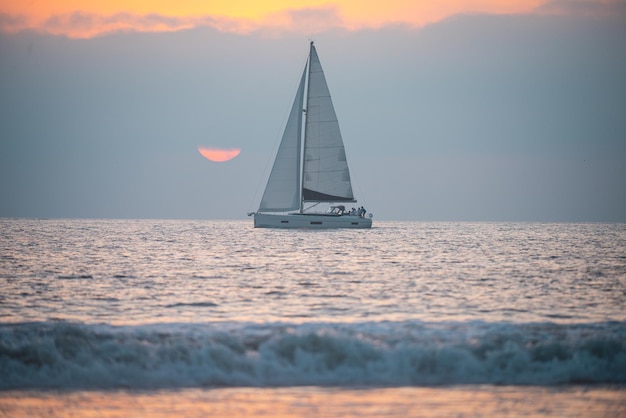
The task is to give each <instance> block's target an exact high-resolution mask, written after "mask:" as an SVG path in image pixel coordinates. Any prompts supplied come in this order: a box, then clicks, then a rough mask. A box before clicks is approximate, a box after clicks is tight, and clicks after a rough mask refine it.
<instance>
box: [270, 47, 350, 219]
mask: <svg viewBox="0 0 626 418" xmlns="http://www.w3.org/2000/svg"><path fill="white" fill-rule="evenodd" d="M305 85H306V86H307V88H306V95H305ZM305 106H306V108H305ZM303 108H305V114H306V122H305V126H304V135H303V129H302V122H303ZM303 143H304V147H303V146H302V144H303ZM303 150H304V151H303ZM301 162H302V166H301ZM301 176H302V177H301ZM304 201H314V202H354V201H355V200H354V196H353V194H352V185H351V183H350V171H349V170H348V162H347V161H346V152H345V149H344V146H343V140H342V139H341V132H340V131H339V122H338V121H337V116H336V115H335V109H334V107H333V103H332V100H331V98H330V93H329V90H328V85H327V84H326V78H325V77H324V72H323V70H322V66H321V64H320V60H319V57H318V56H317V51H316V50H315V46H314V45H313V43H312V42H311V49H310V52H309V59H308V62H307V65H306V66H305V69H304V72H303V74H302V78H301V79H300V84H299V86H298V91H297V93H296V97H295V99H294V102H293V105H292V107H291V112H290V114H289V119H288V121H287V125H286V127H285V131H284V133H283V138H282V140H281V143H280V146H279V148H278V152H277V153H276V159H275V160H274V165H273V166H272V171H271V172H270V176H269V179H268V181H267V186H266V187H265V192H264V193H263V197H262V198H261V204H260V206H259V212H287V211H291V210H296V209H300V210H302V202H304Z"/></svg>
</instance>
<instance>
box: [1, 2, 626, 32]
mask: <svg viewBox="0 0 626 418" xmlns="http://www.w3.org/2000/svg"><path fill="white" fill-rule="evenodd" d="M574 6H575V7H574ZM620 8H621V9H623V1H622V0H577V1H575V2H569V1H565V0H438V1H428V2H427V1H416V0H386V1H363V0H264V1H250V0H212V1H206V0H178V1H171V0H92V1H88V2H86V1H84V0H40V1H36V2H32V1H7V2H2V4H0V31H3V32H16V31H19V30H24V29H32V30H38V31H42V32H47V33H52V34H61V35H65V36H69V37H76V38H88V37H92V36H97V35H101V34H105V33H109V32H114V31H119V30H132V31H140V32H152V31H177V30H182V29H189V28H194V27H199V26H208V27H212V28H215V29H217V30H220V31H223V32H233V33H242V34H245V33H250V32H253V31H267V32H270V33H276V32H279V33H281V32H282V33H284V32H287V33H298V34H315V33H320V32H324V31H327V30H329V29H335V28H339V29H344V30H359V29H365V28H374V29H375V28H380V27H383V26H386V25H397V24H403V25H408V26H413V27H420V26H423V25H426V24H429V23H434V22H437V21H440V20H442V19H445V18H447V17H449V16H452V15H455V14H463V13H491V14H514V13H570V14H571V13H574V14H578V13H585V14H588V13H590V11H597V10H601V11H602V13H604V14H606V13H608V12H610V11H613V10H615V9H620Z"/></svg>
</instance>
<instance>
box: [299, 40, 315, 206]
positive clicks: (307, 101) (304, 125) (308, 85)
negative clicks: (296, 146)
mask: <svg viewBox="0 0 626 418" xmlns="http://www.w3.org/2000/svg"><path fill="white" fill-rule="evenodd" d="M312 51H313V41H311V44H310V45H309V58H308V59H307V69H306V74H307V83H306V94H304V95H303V103H302V113H304V117H303V118H302V121H303V123H302V127H303V129H304V133H301V135H302V164H300V167H301V170H302V174H301V175H300V213H302V212H303V211H304V158H305V154H304V152H305V149H306V121H307V106H308V103H309V100H308V98H309V90H310V87H311V53H312Z"/></svg>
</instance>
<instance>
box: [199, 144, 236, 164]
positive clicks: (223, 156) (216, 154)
mask: <svg viewBox="0 0 626 418" xmlns="http://www.w3.org/2000/svg"><path fill="white" fill-rule="evenodd" d="M198 151H199V152H200V154H202V156H203V157H204V158H206V159H207V160H211V161H215V162H219V163H221V162H223V161H228V160H232V159H233V158H235V157H236V156H238V155H239V153H240V152H241V149H239V148H228V149H220V148H205V147H198Z"/></svg>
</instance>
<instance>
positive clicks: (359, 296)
mask: <svg viewBox="0 0 626 418" xmlns="http://www.w3.org/2000/svg"><path fill="white" fill-rule="evenodd" d="M0 230H1V231H2V234H0V289H1V291H0V376H2V378H1V379H0V415H2V414H3V413H6V414H8V415H12V416H13V415H17V416H19V415H32V413H33V411H35V412H34V414H35V415H37V414H39V412H41V414H42V415H45V414H46V411H49V410H53V411H55V410H56V411H57V412H59V411H60V410H63V411H66V410H67V411H74V412H72V414H78V415H82V414H85V413H88V412H89V411H90V410H91V409H94V408H95V409H96V410H99V411H100V412H102V413H104V414H105V415H107V416H116V415H115V411H117V413H118V415H117V416H125V415H158V414H159V413H160V412H158V411H157V410H150V411H151V412H150V411H147V410H142V409H137V408H138V405H141V404H142V402H143V403H145V405H162V406H163V408H165V409H163V410H166V411H176V412H175V413H176V414H182V415H187V414H189V413H193V412H194V411H196V412H197V411H200V410H206V411H209V410H210V411H211V415H217V416H219V415H220V414H222V415H223V416H231V415H233V414H235V415H237V413H236V411H237V410H238V409H237V408H238V406H237V407H235V406H234V405H233V404H232V402H234V401H233V399H237V402H242V399H248V400H249V401H248V402H253V401H251V400H252V399H254V400H255V401H254V403H250V404H249V405H248V407H249V408H250V409H245V408H244V409H243V411H244V413H241V411H242V410H239V411H240V413H239V414H240V415H255V416H264V414H265V412H267V411H271V410H273V409H272V408H283V409H284V411H288V410H292V411H295V410H299V409H298V408H300V407H301V406H302V405H303V404H302V402H301V401H302V400H303V399H307V402H309V403H308V404H307V405H309V406H310V409H307V411H308V413H302V414H295V415H297V416H307V415H310V416H315V415H316V411H317V412H319V411H320V409H319V408H320V407H322V406H325V407H328V408H330V409H329V411H331V412H329V413H330V414H333V412H332V411H335V412H337V413H339V412H338V411H341V412H340V414H341V415H345V412H346V411H350V413H353V414H354V415H359V416H376V415H385V414H386V413H377V411H378V412H380V411H395V412H390V413H389V414H387V415H396V416H403V415H404V416H408V415H415V414H416V411H419V408H421V407H424V408H429V406H428V405H430V404H432V405H439V406H436V408H439V409H438V410H439V411H440V412H441V411H444V412H445V411H447V413H449V414H452V415H459V414H462V413H464V412H465V411H464V409H463V406H464V405H465V406H467V405H470V404H472V403H471V402H469V400H468V399H470V398H475V397H476V396H478V397H479V398H480V399H482V401H481V402H474V403H473V404H472V405H474V407H476V408H479V412H480V411H482V412H480V413H481V414H487V415H490V414H496V415H501V414H502V413H503V412H507V411H509V407H511V405H514V406H515V407H516V408H517V407H521V406H522V404H523V401H524V399H527V398H528V396H533V397H538V398H537V399H540V400H541V402H540V403H537V404H532V403H529V404H528V405H527V407H525V408H526V409H524V408H521V409H519V410H516V411H517V412H519V413H520V414H521V415H524V414H526V415H537V414H541V411H544V412H546V411H552V412H553V415H554V416H585V413H584V411H585V410H584V408H583V409H581V407H580V406H581V405H583V406H584V405H586V406H587V408H588V410H589V411H596V412H597V413H598V414H601V415H603V416H619V415H620V414H623V413H626V401H624V399H626V395H624V393H625V390H624V385H625V384H626V309H625V308H626V225H625V224H599V223H590V224H556V223H546V224H544V223H417V222H376V224H375V227H374V228H372V229H371V230H358V231H357V230H352V231H351V230H336V231H302V230H301V231H294V230H268V229H254V228H252V225H251V222H249V221H248V222H246V221H232V222H229V221H223V222H216V221H160V220H35V219H0ZM458 385H464V386H463V387H462V389H459V387H458ZM502 385H504V386H507V387H509V388H510V389H506V390H504V389H502ZM520 385H522V386H520ZM581 385H584V386H583V387H582V388H581ZM588 385H592V386H591V387H589V386H588ZM598 385H600V386H598ZM311 387H315V388H318V389H311ZM227 388H238V389H232V390H231V391H229V390H230V389H227ZM250 388H257V389H250ZM307 388H308V389H307ZM333 388H334V389H333ZM359 388H360V389H359ZM383 388H385V389H384V390H383ZM393 388H396V389H393ZM401 388H406V389H405V390H402V389H401ZM58 389H61V390H63V391H64V392H63V393H57V392H50V391H51V390H52V391H54V390H58ZM111 389H115V390H131V391H133V390H140V391H145V390H148V392H131V393H118V392H107V391H109V390H111ZM409 389H410V390H409ZM33 390H35V392H33ZM102 390H104V392H101V391H102ZM198 390H200V392H198ZM381 391H382V392H381ZM383 394H384V395H383ZM424 394H427V396H435V397H436V399H439V400H440V401H436V400H434V401H433V400H432V399H431V398H428V400H426V399H422V400H421V401H420V402H421V403H415V402H414V401H413V400H414V397H415V396H426V395H424ZM555 396H556V398H555ZM216 397H223V399H224V400H223V401H221V403H220V401H218V403H217V404H216V403H215V402H216ZM557 398H558V399H561V401H559V402H560V403H559V406H558V407H556V406H555V405H554V404H550V402H551V400H552V399H557ZM229 399H230V400H229ZM277 399H282V400H281V401H280V402H282V403H280V404H276V400H277ZM477 399H478V398H477ZM78 400H82V401H80V402H79V401H78ZM81 402H86V404H83V403H81ZM181 402H182V404H181ZM429 402H430V403H429ZM468 402H469V403H468ZM511 402H512V403H511ZM55 405H56V406H55ZM111 405H116V406H115V407H114V411H111V410H109V409H107V408H109V407H110V406H111ZM120 405H121V406H120ZM180 405H187V406H188V409H186V410H184V411H182V410H181V411H179V410H178V409H176V408H179V407H180ZM237 405H239V404H237ZM420 405H421V406H420ZM455 405H456V406H455ZM567 405H578V406H576V407H574V406H571V407H569V409H568V407H567ZM55 408H56V409H55ZM59 408H60V409H59ZM103 408H104V409H103ZM168 408H169V409H168ZM198 408H199V409H198ZM207 408H208V409H207ZM233 408H234V409H233ZM268 408H269V409H268ZM290 408H291V409H290ZM293 408H295V409H293ZM333 408H335V409H333ZM350 408H353V409H354V408H356V409H354V410H351V409H350ZM403 408H404V409H403ZM416 408H417V409H416ZM450 408H452V409H450ZM480 408H482V409H480ZM502 408H504V410H503V409H502ZM563 408H564V409H563ZM37 411H39V412H37ZM245 411H248V413H245ZM250 411H254V412H250ZM264 411H265V412H264ZM355 411H356V412H355ZM399 411H400V412H399ZM401 411H405V413H403V412H401ZM436 411H437V409H436V410H435V411H434V412H433V416H436V415H437V413H436ZM422 412H423V411H422ZM475 412H476V410H475ZM57 415H62V414H57ZM284 415H285V416H295V415H294V414H291V415H290V414H288V413H287V412H285V414H284ZM418 415H420V414H419V413H418ZM505 415H506V414H505ZM514 415H515V414H514ZM548 415H549V414H548Z"/></svg>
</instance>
